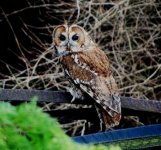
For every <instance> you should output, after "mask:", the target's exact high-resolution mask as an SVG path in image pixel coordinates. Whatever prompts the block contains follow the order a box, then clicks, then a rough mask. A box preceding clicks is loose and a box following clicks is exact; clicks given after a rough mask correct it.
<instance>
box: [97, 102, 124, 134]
mask: <svg viewBox="0 0 161 150" xmlns="http://www.w3.org/2000/svg"><path fill="white" fill-rule="evenodd" d="M95 107H96V111H97V113H98V117H99V119H100V130H101V131H104V130H109V129H110V128H112V127H114V126H117V125H119V123H120V120H121V113H117V112H113V116H110V115H109V113H108V112H109V110H104V109H103V108H101V106H100V105H98V104H95ZM110 111H111V110H110Z"/></svg>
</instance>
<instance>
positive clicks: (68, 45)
mask: <svg viewBox="0 0 161 150" xmlns="http://www.w3.org/2000/svg"><path fill="white" fill-rule="evenodd" d="M67 51H70V44H69V43H67Z"/></svg>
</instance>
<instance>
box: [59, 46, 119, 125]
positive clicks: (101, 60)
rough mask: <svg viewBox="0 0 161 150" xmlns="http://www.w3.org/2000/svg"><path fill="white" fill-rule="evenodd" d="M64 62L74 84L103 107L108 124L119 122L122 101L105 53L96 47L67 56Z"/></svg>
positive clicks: (104, 119)
mask: <svg viewBox="0 0 161 150" xmlns="http://www.w3.org/2000/svg"><path fill="white" fill-rule="evenodd" d="M62 63H63V65H64V68H65V72H66V73H67V74H68V76H69V77H70V78H71V79H72V81H73V82H74V84H75V85H76V86H77V87H78V88H80V89H81V90H82V91H83V92H85V93H87V94H88V95H90V96H91V97H92V98H93V99H94V100H95V102H96V103H97V105H98V108H102V111H101V112H102V114H103V115H102V116H103V121H104V122H105V123H107V126H109V127H111V126H114V125H116V124H118V122H119V120H120V118H121V115H120V114H121V103H120V98H119V97H118V91H117V85H116V83H115V80H114V78H113V76H112V75H111V70H110V67H109V61H108V58H107V56H106V55H105V53H104V52H103V51H101V50H99V49H97V48H95V49H92V50H91V51H90V50H88V51H84V52H81V53H75V54H72V55H70V56H66V57H64V59H63V62H62Z"/></svg>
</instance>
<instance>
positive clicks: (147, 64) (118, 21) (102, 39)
mask: <svg viewBox="0 0 161 150" xmlns="http://www.w3.org/2000/svg"><path fill="white" fill-rule="evenodd" d="M66 22H67V23H68V24H71V23H75V24H78V25H81V26H82V27H84V28H85V29H86V30H87V31H88V33H89V34H90V35H91V37H92V39H93V40H94V41H95V42H96V43H97V44H98V45H99V47H100V48H101V49H102V50H103V51H105V52H106V54H107V55H108V57H109V59H110V61H111V66H112V70H113V73H114V76H115V79H116V81H117V83H118V85H119V89H120V94H121V95H122V96H132V97H135V98H144V99H157V100H160V99H161V90H160V89H161V75H160V74H161V46H160V45H161V44H160V43H161V2H160V0H88V1H85V0H70V1H65V0H54V1H52V0H37V1H33V0H23V1H22V0H15V1H11V0H5V1H4V0H3V1H1V2H0V38H1V42H0V87H1V88H11V89H45V90H65V89H66V88H67V87H68V86H70V85H69V82H68V81H67V80H66V79H65V78H64V74H63V72H62V69H61V68H60V66H59V65H58V64H57V60H56V59H55V58H53V57H52V53H53V52H52V50H50V49H49V47H50V46H51V43H52V36H51V35H52V31H53V29H54V27H55V26H56V25H58V24H63V23H66ZM69 107H71V105H70V106H69V105H63V106H62V105H58V106H55V105H52V104H45V105H44V106H43V109H44V110H49V109H57V110H61V109H65V108H69ZM73 107H77V106H73ZM134 119H135V118H134ZM135 120H137V119H135ZM80 124H83V123H82V122H81V123H80ZM80 124H79V123H78V122H77V123H75V122H73V123H72V124H70V125H69V126H70V127H71V126H76V125H77V126H79V125H80ZM64 127H65V128H66V126H64Z"/></svg>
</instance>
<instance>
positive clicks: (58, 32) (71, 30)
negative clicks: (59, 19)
mask: <svg viewBox="0 0 161 150" xmlns="http://www.w3.org/2000/svg"><path fill="white" fill-rule="evenodd" d="M91 43H92V40H91V39H90V37H89V36H88V33H87V32H86V31H85V30H84V29H83V28H82V27H80V26H78V25H71V26H68V25H59V26H57V27H56V28H55V29H54V31H53V44H54V46H55V49H56V53H57V54H58V55H61V54H64V53H66V52H71V53H72V52H80V51H83V50H85V49H87V46H89V45H90V44H91Z"/></svg>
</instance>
